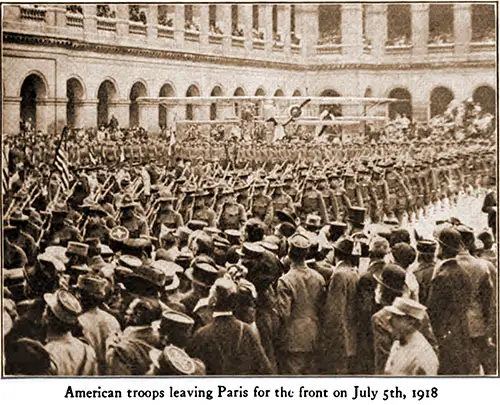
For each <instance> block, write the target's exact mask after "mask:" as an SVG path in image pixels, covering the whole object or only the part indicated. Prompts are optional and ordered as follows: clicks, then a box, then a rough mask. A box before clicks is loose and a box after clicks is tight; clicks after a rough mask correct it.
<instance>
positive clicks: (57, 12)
mask: <svg viewBox="0 0 500 405" xmlns="http://www.w3.org/2000/svg"><path fill="white" fill-rule="evenodd" d="M52 7H53V9H54V16H55V25H56V26H57V27H58V28H65V27H66V5H65V4H53V5H52Z"/></svg>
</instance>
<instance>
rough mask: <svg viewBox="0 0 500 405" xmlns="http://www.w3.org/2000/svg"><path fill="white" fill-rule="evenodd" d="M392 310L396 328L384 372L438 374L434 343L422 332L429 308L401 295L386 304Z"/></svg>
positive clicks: (391, 319) (392, 322) (388, 309)
mask: <svg viewBox="0 0 500 405" xmlns="http://www.w3.org/2000/svg"><path fill="white" fill-rule="evenodd" d="M386 308H387V311H389V313H390V314H391V318H390V323H391V325H392V328H393V330H394V332H395V336H396V339H397V340H396V341H395V342H394V343H393V345H392V348H391V352H390V353H389V358H388V359H387V363H386V365H385V374H389V375H430V376H432V375H437V372H438V367H439V361H438V358H437V356H436V353H435V352H434V350H433V348H432V346H431V345H430V343H429V342H428V341H427V339H426V338H425V337H424V336H423V335H422V333H420V332H419V329H420V325H421V322H422V321H423V319H424V318H425V314H426V311H425V310H426V308H425V306H423V305H422V304H419V303H418V302H416V301H413V300H411V299H408V298H401V297H398V298H396V299H395V300H394V302H393V304H392V305H391V306H389V307H386Z"/></svg>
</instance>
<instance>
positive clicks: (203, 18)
mask: <svg viewBox="0 0 500 405" xmlns="http://www.w3.org/2000/svg"><path fill="white" fill-rule="evenodd" d="M194 7H199V10H200V20H199V21H200V45H201V46H202V47H205V46H208V32H209V31H210V24H209V21H208V16H209V11H208V8H209V6H208V4H200V5H199V6H194Z"/></svg>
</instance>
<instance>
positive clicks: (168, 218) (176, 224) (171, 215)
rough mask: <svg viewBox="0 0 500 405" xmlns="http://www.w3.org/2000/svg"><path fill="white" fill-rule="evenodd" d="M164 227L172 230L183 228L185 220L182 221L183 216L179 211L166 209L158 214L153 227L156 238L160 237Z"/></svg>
mask: <svg viewBox="0 0 500 405" xmlns="http://www.w3.org/2000/svg"><path fill="white" fill-rule="evenodd" d="M162 225H164V226H166V227H167V228H170V229H177V228H180V227H181V226H184V220H183V219H182V215H181V214H179V213H178V212H177V211H175V210H173V209H166V210H163V211H159V212H158V215H157V217H156V220H155V223H154V225H153V236H154V237H158V236H159V235H160V231H161V226H162Z"/></svg>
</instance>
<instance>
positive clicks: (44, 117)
mask: <svg viewBox="0 0 500 405" xmlns="http://www.w3.org/2000/svg"><path fill="white" fill-rule="evenodd" d="M67 104H68V99H67V98H47V99H37V100H36V129H37V130H41V131H43V132H49V133H55V134H58V133H59V132H60V131H61V130H62V129H63V128H64V126H65V125H66V107H67Z"/></svg>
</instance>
